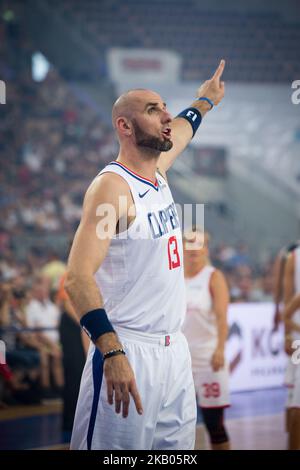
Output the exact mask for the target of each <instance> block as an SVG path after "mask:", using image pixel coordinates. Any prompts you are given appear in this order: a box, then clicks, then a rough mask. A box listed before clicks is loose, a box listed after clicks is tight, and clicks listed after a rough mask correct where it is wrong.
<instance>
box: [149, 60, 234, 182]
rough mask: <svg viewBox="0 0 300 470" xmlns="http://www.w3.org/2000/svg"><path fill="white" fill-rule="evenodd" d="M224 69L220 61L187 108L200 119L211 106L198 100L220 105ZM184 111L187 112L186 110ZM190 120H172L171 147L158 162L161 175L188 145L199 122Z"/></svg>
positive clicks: (222, 61) (182, 118)
mask: <svg viewBox="0 0 300 470" xmlns="http://www.w3.org/2000/svg"><path fill="white" fill-rule="evenodd" d="M224 67H225V61H224V60H221V62H220V64H219V66H218V68H217V70H216V71H215V73H214V75H213V76H212V77H211V78H210V79H209V80H207V81H205V82H204V83H203V84H202V85H201V86H200V88H198V90H197V98H198V99H196V100H195V101H193V102H192V103H191V104H190V106H189V108H196V109H197V110H198V111H199V112H200V115H201V117H202V118H204V116H205V114H206V113H207V112H208V111H210V109H211V105H210V104H209V103H208V102H207V101H202V100H200V101H199V98H201V97H205V98H208V99H209V100H211V101H212V102H213V103H214V105H215V106H216V105H217V104H219V103H220V101H221V100H222V99H223V96H224V92H225V88H224V82H222V81H221V76H222V73H223V70H224ZM189 108H187V110H185V111H188V109H189ZM190 116H191V119H190V120H189V119H187V116H186V117H179V116H177V117H176V118H175V119H173V121H172V123H171V130H172V141H173V147H172V149H171V150H169V151H168V152H164V153H163V155H161V157H160V158H159V160H158V168H159V170H160V171H161V173H162V174H165V173H166V171H167V170H168V169H169V168H170V167H171V166H172V164H173V163H174V160H175V159H176V158H177V157H178V156H179V155H180V154H181V152H182V151H183V150H184V149H185V148H186V146H187V145H188V144H189V143H190V141H191V139H192V137H193V135H194V132H195V127H194V129H193V125H195V123H197V122H199V123H200V122H201V121H200V120H199V117H198V118H197V119H196V121H195V122H194V121H193V120H192V118H193V117H194V116H193V114H191V115H190Z"/></svg>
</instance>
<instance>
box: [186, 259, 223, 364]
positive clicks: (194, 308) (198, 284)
mask: <svg viewBox="0 0 300 470" xmlns="http://www.w3.org/2000/svg"><path fill="white" fill-rule="evenodd" d="M214 271H215V268H214V267H213V266H205V267H204V268H203V269H202V270H201V271H200V272H199V273H198V274H197V275H196V276H194V277H192V278H186V279H185V284H186V296H187V311H186V317H185V321H184V325H183V333H184V334H185V336H186V338H187V340H188V343H189V348H190V351H191V354H192V358H193V357H194V356H195V355H197V353H198V354H200V355H202V354H204V355H211V350H212V349H214V348H215V347H216V345H217V340H218V330H217V320H216V315H215V314H214V312H213V301H212V296H211V292H210V279H211V275H212V273H213V272H214Z"/></svg>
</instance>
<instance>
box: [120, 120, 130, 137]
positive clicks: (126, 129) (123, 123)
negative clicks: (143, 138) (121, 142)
mask: <svg viewBox="0 0 300 470" xmlns="http://www.w3.org/2000/svg"><path fill="white" fill-rule="evenodd" d="M116 129H117V130H118V131H119V132H120V134H123V135H127V136H129V135H131V134H132V127H131V123H130V122H129V121H128V119H126V118H124V117H119V118H117V120H116Z"/></svg>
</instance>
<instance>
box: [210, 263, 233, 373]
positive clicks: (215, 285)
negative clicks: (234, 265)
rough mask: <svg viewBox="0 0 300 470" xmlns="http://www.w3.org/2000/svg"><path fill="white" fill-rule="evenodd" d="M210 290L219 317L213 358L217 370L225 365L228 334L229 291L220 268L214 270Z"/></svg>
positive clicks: (214, 309)
mask: <svg viewBox="0 0 300 470" xmlns="http://www.w3.org/2000/svg"><path fill="white" fill-rule="evenodd" d="M210 290H211V294H212V299H213V311H214V313H215V315H216V318H217V330H218V343H217V347H216V349H215V351H214V354H213V357H212V359H211V365H212V367H213V369H214V370H215V371H217V370H219V369H221V368H222V367H224V363H225V343H226V339H227V335H228V325H227V310H228V304H229V292H228V287H227V283H226V280H225V277H224V275H223V273H222V272H221V271H219V270H216V271H214V272H213V274H212V277H211V281H210Z"/></svg>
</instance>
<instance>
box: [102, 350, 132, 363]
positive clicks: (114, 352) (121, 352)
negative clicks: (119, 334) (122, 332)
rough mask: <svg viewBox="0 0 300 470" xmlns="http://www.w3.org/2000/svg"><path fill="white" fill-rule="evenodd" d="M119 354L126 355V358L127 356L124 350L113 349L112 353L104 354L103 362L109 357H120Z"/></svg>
mask: <svg viewBox="0 0 300 470" xmlns="http://www.w3.org/2000/svg"><path fill="white" fill-rule="evenodd" d="M119 354H124V356H125V355H126V353H125V351H124V349H113V350H112V351H108V352H106V353H104V354H103V361H105V359H108V358H109V357H113V356H118V355H119Z"/></svg>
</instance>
